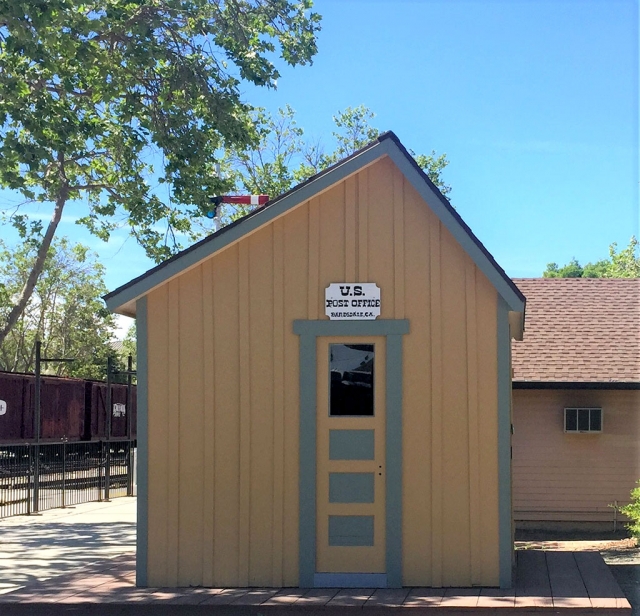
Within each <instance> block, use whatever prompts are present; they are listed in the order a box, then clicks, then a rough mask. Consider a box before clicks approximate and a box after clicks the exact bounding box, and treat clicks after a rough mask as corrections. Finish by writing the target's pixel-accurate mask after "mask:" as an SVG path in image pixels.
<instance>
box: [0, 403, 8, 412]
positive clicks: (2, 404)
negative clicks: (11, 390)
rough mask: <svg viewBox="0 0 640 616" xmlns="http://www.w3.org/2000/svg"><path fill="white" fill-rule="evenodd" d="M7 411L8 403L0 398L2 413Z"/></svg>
mask: <svg viewBox="0 0 640 616" xmlns="http://www.w3.org/2000/svg"><path fill="white" fill-rule="evenodd" d="M6 412H7V403H6V402H5V401H4V400H0V415H4V414H5V413H6Z"/></svg>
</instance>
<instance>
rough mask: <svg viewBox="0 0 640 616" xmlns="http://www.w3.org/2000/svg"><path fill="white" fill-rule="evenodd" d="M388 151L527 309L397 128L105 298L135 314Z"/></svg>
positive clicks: (506, 294)
mask: <svg viewBox="0 0 640 616" xmlns="http://www.w3.org/2000/svg"><path fill="white" fill-rule="evenodd" d="M385 155H386V156H389V158H390V159H391V160H392V161H393V162H394V164H395V165H396V166H397V167H398V168H399V169H400V171H401V172H402V173H403V174H404V176H405V177H406V178H407V180H408V181H409V182H410V184H411V185H412V186H413V187H414V189H415V190H416V191H417V192H418V194H419V195H420V196H421V197H422V199H423V200H424V201H425V202H426V203H427V204H428V205H429V207H430V208H431V209H432V210H433V212H434V213H435V214H436V216H437V217H438V218H439V219H440V220H441V221H442V223H443V224H444V226H445V227H446V228H447V229H448V230H449V232H450V233H451V234H452V235H453V237H454V238H455V239H456V240H457V241H458V243H459V244H460V245H461V247H462V249H463V250H465V251H466V253H467V254H468V255H469V256H470V257H471V259H472V260H473V261H474V263H475V264H476V265H477V266H478V268H479V269H480V270H481V271H482V272H483V273H484V274H485V276H486V277H487V278H488V279H489V281H490V282H491V283H492V284H493V286H494V287H495V289H496V291H497V292H498V294H499V296H500V297H502V298H503V300H504V301H505V303H506V305H507V307H508V309H509V311H510V312H513V313H522V315H524V309H525V297H524V295H523V294H522V293H521V292H520V290H519V289H518V287H517V286H516V285H515V284H514V283H513V281H512V280H511V279H510V278H509V277H508V276H507V275H506V273H505V272H504V270H503V269H502V268H501V267H500V266H499V265H498V263H497V262H496V261H495V259H494V258H493V256H492V255H491V254H490V253H489V252H488V251H487V249H486V248H485V247H484V246H483V245H482V243H481V242H480V241H479V240H478V238H477V237H476V236H475V235H474V234H473V232H472V231H471V229H470V228H469V227H468V226H467V224H466V223H465V222H464V221H463V220H462V218H461V217H460V215H459V214H458V213H457V212H456V210H455V209H454V208H453V207H452V206H451V204H450V203H449V201H448V200H447V199H446V197H444V196H443V195H442V193H441V192H440V191H439V190H438V188H437V187H436V186H435V185H434V184H433V182H431V180H430V179H429V177H428V176H427V175H426V173H425V172H424V171H423V170H422V169H421V168H420V167H419V166H418V164H417V163H416V162H415V160H414V159H413V158H412V157H411V155H410V154H409V152H408V151H407V150H406V148H405V147H404V146H403V145H402V143H400V141H399V139H398V138H397V137H396V135H395V134H394V133H392V132H388V133H384V134H383V135H381V136H380V137H379V138H378V139H377V140H376V141H374V142H373V143H371V144H370V145H368V146H365V147H364V148H363V149H362V150H360V151H358V152H355V153H354V154H352V155H351V156H349V157H348V158H346V159H344V160H342V161H340V162H338V163H336V164H335V165H333V166H332V167H330V168H328V169H326V170H325V171H323V172H321V173H319V174H318V175H316V176H314V177H312V178H310V179H309V180H307V181H306V182H303V183H302V184H300V185H298V186H296V187H295V188H293V189H292V190H290V191H289V192H287V193H285V194H284V195H282V196H280V197H278V198H277V199H275V200H274V201H272V202H270V203H268V204H267V205H266V206H264V207H262V208H260V209H259V210H255V211H253V212H251V213H250V214H249V215H247V216H246V217H244V218H243V219H241V220H239V221H237V222H236V223H234V224H232V225H229V226H228V227H225V228H223V229H221V230H220V231H218V232H216V233H214V234H212V235H210V236H209V237H207V238H205V239H204V240H201V241H200V242H198V243H196V244H194V245H193V246H191V247H190V248H187V249H186V250H184V251H182V252H181V253H179V254H178V255H176V256H175V257H173V258H171V259H169V260H168V261H165V262H164V263H161V264H160V265H158V266H156V267H155V268H152V269H151V270H149V271H148V272H146V273H145V274H142V275H141V276H139V277H138V278H135V279H133V280H131V281H130V282H128V283H127V284H125V285H123V286H121V287H119V288H118V289H115V290H114V291H112V292H111V293H108V294H107V295H105V296H104V298H103V299H104V301H105V303H106V305H107V308H108V309H109V310H110V311H112V312H116V313H118V314H124V315H126V316H135V303H136V301H137V299H138V298H140V297H142V296H144V295H146V294H148V293H149V292H150V291H151V290H152V289H154V288H155V287H157V286H159V285H161V284H164V283H165V282H167V281H168V280H170V279H171V278H174V277H175V276H178V275H179V274H180V273H182V272H184V271H186V270H188V269H190V268H191V267H195V266H196V265H197V264H198V263H199V262H200V261H202V260H203V259H205V258H207V257H209V256H211V255H212V254H214V253H215V252H217V251H219V250H221V249H222V248H225V247H226V246H228V245H230V244H232V243H234V242H236V241H238V240H240V239H241V238H242V237H245V236H246V235H248V234H250V233H253V232H254V231H256V230H257V229H258V228H260V227H262V226H263V225H265V224H268V223H269V222H271V221H272V220H274V219H275V218H278V217H280V216H282V215H284V214H285V213H286V212H287V211H289V210H290V209H292V208H294V207H296V206H297V205H300V204H302V203H304V202H305V201H307V200H309V199H311V198H313V197H314V196H316V195H318V194H319V193H321V192H323V191H324V190H327V189H328V188H330V187H331V186H333V185H334V184H337V183H338V182H340V181H342V180H344V179H346V178H347V177H349V176H351V175H353V174H355V173H357V172H358V171H360V170H362V169H364V168H365V167H366V166H368V165H371V164H372V163H374V162H375V161H377V160H378V159H380V158H382V157H383V156H385ZM510 321H511V318H510ZM518 323H520V325H518ZM523 323H524V318H521V319H520V318H515V319H514V328H513V330H512V336H514V337H516V338H518V336H522V326H523Z"/></svg>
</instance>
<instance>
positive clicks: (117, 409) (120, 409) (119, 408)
mask: <svg viewBox="0 0 640 616" xmlns="http://www.w3.org/2000/svg"><path fill="white" fill-rule="evenodd" d="M126 412H127V407H126V406H125V405H124V404H121V403H120V402H114V404H113V416H114V417H124V415H125V413H126Z"/></svg>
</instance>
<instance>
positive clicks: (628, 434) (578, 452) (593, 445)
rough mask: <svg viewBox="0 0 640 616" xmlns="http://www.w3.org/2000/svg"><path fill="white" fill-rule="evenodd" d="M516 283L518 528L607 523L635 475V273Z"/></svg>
mask: <svg viewBox="0 0 640 616" xmlns="http://www.w3.org/2000/svg"><path fill="white" fill-rule="evenodd" d="M514 282H515V283H516V284H517V285H518V287H519V288H520V290H521V291H522V292H523V293H524V294H525V295H526V296H527V329H526V332H525V334H524V339H523V340H522V341H517V342H514V343H513V345H512V346H513V370H514V375H513V414H514V419H513V424H514V436H513V498H514V500H513V505H514V518H515V523H516V527H517V528H521V529H558V530H589V529H591V530H603V529H606V530H612V529H613V526H614V520H615V521H616V523H617V522H618V521H619V514H618V515H617V514H616V510H615V509H614V508H613V507H611V505H613V504H615V503H616V502H617V503H618V504H619V505H623V504H625V505H626V504H627V503H628V502H629V500H630V492H631V490H632V489H633V488H634V487H635V486H636V482H637V481H638V479H639V478H640V412H639V411H640V279H637V278H636V279H634V278H627V279H623V278H528V279H526V278H522V279H516V280H515V281H514ZM620 526H622V524H620V525H619V526H618V527H620Z"/></svg>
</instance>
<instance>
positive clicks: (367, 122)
mask: <svg viewBox="0 0 640 616" xmlns="http://www.w3.org/2000/svg"><path fill="white" fill-rule="evenodd" d="M374 118H375V114H374V113H373V112H372V111H371V110H370V109H368V108H367V107H365V106H363V105H360V106H358V107H354V108H352V107H347V109H345V110H344V111H340V112H338V113H337V114H336V115H335V116H333V122H334V125H335V128H336V130H334V131H333V132H332V138H333V142H332V144H331V149H330V151H326V149H325V147H324V145H323V143H322V142H321V141H319V140H316V141H311V140H306V139H305V137H304V130H303V129H302V128H301V127H300V126H299V125H298V124H297V122H296V118H295V111H294V110H293V109H292V108H291V107H289V106H286V107H284V108H282V109H280V110H279V111H278V112H277V113H276V114H275V115H273V116H271V115H269V114H268V113H267V112H266V111H265V110H260V111H259V112H258V113H257V114H256V116H255V121H256V126H257V127H258V128H257V130H258V134H259V142H258V145H257V146H256V148H255V149H253V150H247V151H240V152H237V151H232V152H230V153H229V155H228V158H227V160H226V165H225V174H227V175H228V176H229V177H230V179H232V180H233V181H234V184H235V188H236V190H239V191H246V192H249V193H251V194H267V195H269V196H271V197H275V196H278V195H280V194H282V193H283V192H286V191H287V190H289V189H290V188H292V187H293V186H294V185H295V184H298V183H299V182H303V181H304V180H306V179H308V178H310V177H311V176H312V175H315V174H316V173H319V172H320V171H322V170H323V169H326V168H327V167H329V166H330V165H332V164H334V163H336V162H338V161H339V160H341V159H343V158H345V157H346V156H349V155H350V154H353V153H354V152H355V151H356V150H359V149H360V148H362V147H364V146H365V145H367V144H368V143H370V142H371V141H373V140H375V139H376V138H377V137H378V136H379V135H380V134H381V131H380V130H379V129H377V128H374V127H373V126H371V121H372V120H373V119H374ZM411 154H412V155H413V156H414V158H415V159H416V162H417V163H418V165H420V167H421V168H422V169H423V170H424V171H425V173H426V174H427V175H428V176H429V178H430V179H431V181H432V182H433V183H434V184H435V185H436V186H437V187H438V188H439V189H440V192H442V193H443V194H444V195H447V194H449V192H450V191H451V188H450V187H449V186H448V185H447V184H446V183H445V182H444V179H443V177H442V171H443V170H444V168H445V167H446V166H447V165H448V164H449V161H448V160H447V157H446V154H442V155H440V156H437V155H436V153H435V152H431V154H428V155H426V154H419V155H416V154H415V153H414V152H411ZM249 209H250V208H236V209H234V211H233V214H232V216H231V217H232V218H236V217H238V216H240V215H242V214H245V213H246V212H247V211H248V210H249Z"/></svg>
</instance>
